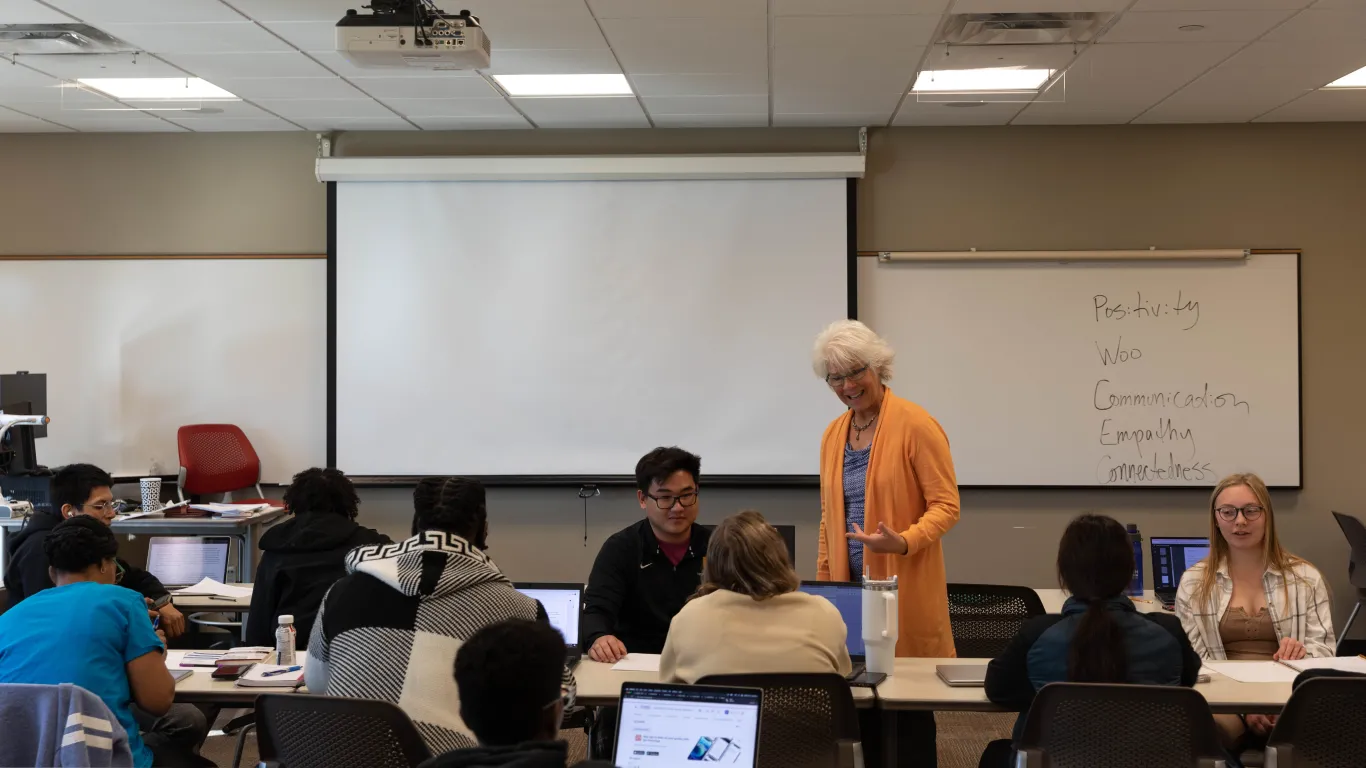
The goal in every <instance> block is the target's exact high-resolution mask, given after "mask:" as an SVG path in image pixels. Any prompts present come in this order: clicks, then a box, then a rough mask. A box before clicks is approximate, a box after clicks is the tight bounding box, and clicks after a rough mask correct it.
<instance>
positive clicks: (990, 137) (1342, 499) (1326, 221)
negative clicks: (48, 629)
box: [0, 124, 1366, 622]
mask: <svg viewBox="0 0 1366 768" xmlns="http://www.w3.org/2000/svg"><path fill="white" fill-rule="evenodd" d="M1363 136H1366V126H1362V125H1360V124H1338V125H1252V126H1241V125H1240V126H1171V127H1157V126H1154V127H1075V128H1072V127H1047V128H1044V127H1040V128H1018V127H1012V128H934V129H895V130H884V131H874V132H873V134H872V141H871V148H870V152H869V158H868V162H869V168H868V176H867V178H866V179H865V180H864V181H863V182H862V184H861V185H860V211H859V213H860V216H859V247H860V248H862V249H865V250H874V249H886V250H890V249H962V248H968V247H978V248H984V249H986V248H1010V249H1069V248H1134V247H1144V246H1148V245H1157V246H1159V247H1164V248H1184V247H1241V246H1248V247H1254V248H1301V249H1303V250H1304V257H1303V265H1302V277H1303V285H1302V298H1303V302H1302V305H1303V311H1302V314H1303V325H1302V331H1303V374H1304V464H1305V473H1304V482H1305V489H1304V490H1303V491H1301V492H1298V493H1280V494H1277V496H1276V503H1277V511H1278V514H1279V520H1280V522H1281V525H1280V529H1281V532H1282V536H1283V538H1284V540H1285V542H1286V543H1287V545H1288V546H1289V547H1290V548H1291V549H1292V550H1294V551H1295V552H1297V553H1298V554H1301V555H1303V556H1305V557H1307V558H1309V559H1310V560H1312V561H1314V562H1315V563H1316V564H1318V565H1319V566H1320V567H1321V568H1322V569H1323V570H1324V572H1325V573H1326V574H1327V575H1328V576H1329V578H1330V580H1331V582H1332V584H1333V588H1334V590H1335V594H1336V598H1337V609H1338V610H1337V612H1336V614H1337V616H1338V620H1339V622H1341V621H1343V620H1345V617H1346V610H1347V608H1348V606H1349V605H1350V598H1351V596H1352V594H1353V592H1352V590H1351V589H1350V587H1349V585H1348V584H1347V581H1346V557H1347V547H1346V545H1345V543H1344V542H1343V539H1342V536H1341V534H1340V533H1339V532H1338V530H1337V527H1336V525H1335V524H1334V523H1333V521H1332V518H1331V516H1330V515H1329V510H1332V509H1338V510H1346V511H1353V512H1357V513H1366V508H1363V506H1362V505H1361V503H1360V499H1361V498H1362V497H1363V496H1366V479H1364V478H1366V472H1364V471H1363V470H1366V443H1363V441H1362V440H1361V439H1360V438H1359V437H1358V436H1359V435H1361V434H1363V433H1366V409H1363V408H1362V407H1361V406H1360V404H1359V401H1358V400H1357V399H1356V396H1357V394H1358V393H1359V392H1360V391H1361V388H1362V384H1361V382H1363V381H1366V355H1363V352H1366V314H1363V313H1362V312H1361V310H1360V305H1361V302H1362V298H1361V295H1362V293H1363V291H1364V290H1366V141H1363ZM855 141H856V139H855V134H854V133H853V132H852V131H848V130H818V131H766V130H747V131H716V132H700V131H658V132H650V131H623V132H591V131H574V132H554V133H540V132H531V131H520V132H509V133H466V134H431V135H428V134H371V135H359V134H356V135H344V136H342V137H341V139H340V140H339V141H338V142H337V151H338V154H342V155H382V154H409V155H420V154H527V153H536V154H549V153H565V154H580V153H582V154H590V153H602V152H630V153H641V152H727V151H728V152H755V151H849V150H851V149H853V148H854V147H855V146H856V144H855ZM313 157H314V141H313V137H312V135H311V134H258V135H220V136H212V135H209V136H160V135H157V136H110V135H103V136H50V135H48V136H4V137H0V163H3V165H0V167H3V168H5V170H6V181H7V182H8V183H6V184H4V185H0V232H3V233H4V234H3V238H4V239H3V240H0V253H94V252H106V253H139V252H147V253H174V252H201V253H215V252H217V253H223V252H287V253H307V252H319V251H321V250H322V249H323V247H324V245H325V232H324V231H323V230H324V223H323V195H322V188H321V187H320V186H319V185H317V184H316V183H315V182H314V181H313V177H312V159H313ZM17 180H22V181H17ZM0 357H2V355H0ZM1256 366H1257V361H1256V360H1249V361H1247V369H1248V371H1249V375H1255V371H1256ZM924 367H925V368H926V369H927V370H925V371H923V372H917V373H916V375H934V371H933V365H932V363H926V364H925V366H924ZM902 371H903V377H904V378H907V379H908V380H913V377H911V376H906V375H905V373H906V372H907V371H908V369H907V368H906V367H905V365H903V367H902ZM909 394H910V395H911V396H912V397H914V393H913V392H910V393H909ZM950 437H952V436H950ZM816 439H817V438H816V436H814V435H813V436H812V444H813V450H814V445H815V441H816ZM704 467H705V457H704ZM629 469H630V468H629V467H623V468H622V470H623V472H625V471H629ZM362 495H363V499H364V502H365V506H364V511H363V513H362V514H363V520H364V521H368V522H369V523H370V524H372V525H374V526H376V527H378V528H380V529H382V530H385V531H386V532H388V533H390V534H391V535H394V536H402V535H406V532H407V528H408V520H409V516H410V502H409V494H408V492H406V491H403V490H392V489H368V490H366V491H364V492H363V494H362ZM489 503H490V509H491V513H492V514H491V520H492V535H491V538H490V544H491V547H492V550H491V553H492V554H493V556H494V557H495V558H496V559H497V560H498V561H499V563H500V564H501V565H502V566H503V568H504V569H505V570H506V571H508V572H509V573H510V574H511V575H512V576H513V578H517V579H528V580H529V579H547V580H550V579H581V578H584V577H585V576H586V574H587V572H588V568H589V566H590V564H591V562H592V557H593V555H594V554H595V553H596V550H597V546H598V545H599V544H600V543H601V541H602V540H603V539H604V538H605V537H606V536H607V535H608V534H610V533H611V532H612V531H614V530H616V529H618V528H620V527H621V526H623V525H625V524H627V523H628V522H630V521H632V520H634V519H636V517H637V516H638V514H639V510H638V509H637V508H636V506H635V500H634V497H633V494H631V493H630V492H628V491H626V490H623V489H608V490H606V491H605V492H604V494H603V496H602V497H600V498H598V499H594V500H593V501H592V502H591V503H590V516H589V531H588V542H587V546H585V544H584V530H583V526H584V523H583V506H582V503H581V502H580V501H579V499H578V498H577V497H576V496H575V489H493V490H491V491H490V502H489ZM1205 504H1206V500H1205V495H1204V494H1203V493H1202V492H1199V491H1149V490H1132V491H1124V490H1116V491H1108V490H1107V491H1105V492H1100V491H1094V492H1092V491H967V492H965V493H964V495H963V508H964V512H963V519H962V522H961V523H960V524H959V525H958V527H957V528H955V529H954V531H953V532H952V533H950V535H949V536H948V538H947V539H946V540H945V549H946V551H947V562H948V569H949V578H950V579H951V580H955V581H980V582H1007V583H1022V584H1029V585H1032V586H1048V585H1050V584H1051V582H1052V580H1053V575H1052V560H1053V557H1054V553H1055V551H1056V542H1057V538H1058V535H1059V533H1060V532H1061V530H1062V528H1063V526H1064V525H1065V524H1066V522H1067V520H1068V519H1070V518H1071V517H1072V516H1073V515H1075V514H1077V513H1079V512H1082V511H1087V510H1101V511H1104V512H1107V513H1109V514H1112V515H1114V516H1116V517H1118V518H1119V519H1120V520H1121V521H1123V522H1133V523H1137V524H1138V525H1139V526H1140V528H1141V529H1142V530H1143V532H1144V534H1145V535H1148V536H1152V535H1154V534H1167V535H1172V534H1176V535H1180V534H1195V535H1198V534H1201V533H1204V532H1206V531H1207V527H1208V522H1207V518H1206V512H1205ZM741 507H755V508H758V509H760V510H762V511H764V512H765V514H767V515H768V516H769V517H770V518H771V519H772V520H773V521H774V522H778V523H791V524H796V525H798V526H799V531H798V536H799V541H798V557H799V560H800V562H799V564H798V565H799V566H800V570H801V571H802V572H803V573H804V574H806V575H811V574H813V573H814V570H815V568H814V557H815V533H816V520H817V518H818V516H819V501H818V499H817V496H816V493H815V491H814V490H781V491H778V490H768V491H764V490H745V491H739V490H726V489H713V490H711V491H709V492H708V493H707V494H706V497H705V501H704V502H703V503H702V519H703V520H704V521H706V522H715V521H717V520H719V519H720V518H721V517H723V516H724V515H725V514H728V513H729V512H732V511H734V510H736V509H739V508H741ZM547 553H554V554H553V556H548V554H547Z"/></svg>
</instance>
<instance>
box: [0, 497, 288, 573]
mask: <svg viewBox="0 0 1366 768" xmlns="http://www.w3.org/2000/svg"><path fill="white" fill-rule="evenodd" d="M284 514H285V510H284V509H283V508H281V507H271V508H270V509H267V510H265V511H264V512H258V513H256V514H254V515H247V516H244V517H173V518H167V517H164V516H162V515H160V514H158V513H153V514H150V515H146V516H144V517H135V518H133V519H131V520H118V519H115V520H114V522H113V523H112V524H110V528H111V529H112V530H113V531H114V533H126V534H129V535H139V534H140V535H143V536H230V537H232V538H235V539H237V574H238V576H237V577H238V578H239V579H240V578H243V577H247V578H250V577H252V576H254V575H255V572H254V571H253V570H252V555H253V553H254V552H255V550H256V533H257V529H258V528H260V527H261V526H263V525H266V524H267V523H271V522H274V521H275V520H278V519H279V518H280V517H281V516H283V515H284ZM26 520H27V518H19V519H4V520H0V573H3V572H4V569H5V547H6V539H7V537H8V534H9V532H10V531H17V530H19V529H20V528H21V527H23V525H24V523H25V522H26Z"/></svg>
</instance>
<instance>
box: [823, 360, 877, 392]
mask: <svg viewBox="0 0 1366 768" xmlns="http://www.w3.org/2000/svg"><path fill="white" fill-rule="evenodd" d="M866 370H868V366H866V365H865V366H863V367H862V368H856V369H854V370H852V371H850V372H848V373H846V374H844V375H843V376H840V375H839V374H836V373H827V374H826V375H825V383H826V384H829V385H830V386H832V387H840V386H844V381H845V379H857V378H858V377H860V376H862V375H863V372H864V371H866Z"/></svg>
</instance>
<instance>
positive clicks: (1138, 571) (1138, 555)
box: [1129, 523, 1143, 597]
mask: <svg viewBox="0 0 1366 768" xmlns="http://www.w3.org/2000/svg"><path fill="white" fill-rule="evenodd" d="M1129 541H1130V542H1132V543H1133V545H1134V575H1133V578H1131V579H1130V580H1129V596H1130V597H1142V596H1143V535H1142V534H1140V533H1139V532H1138V526H1137V525H1135V524H1133V523H1129Z"/></svg>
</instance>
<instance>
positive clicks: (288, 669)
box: [261, 667, 303, 677]
mask: <svg viewBox="0 0 1366 768" xmlns="http://www.w3.org/2000/svg"><path fill="white" fill-rule="evenodd" d="M301 669H303V667H285V668H284V669H272V670H271V671H269V672H262V673H261V677H275V676H276V675H283V674H285V673H286V672H298V671H299V670H301Z"/></svg>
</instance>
